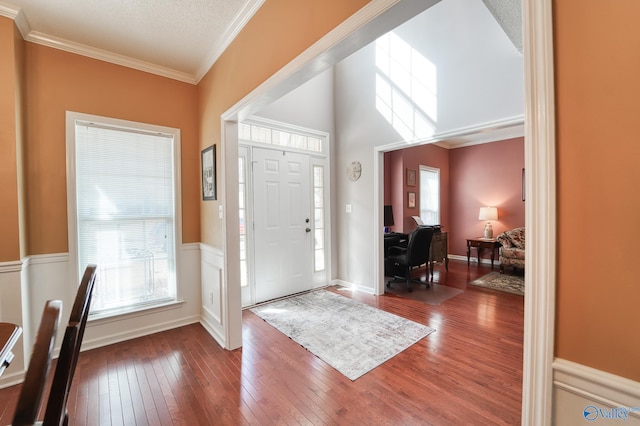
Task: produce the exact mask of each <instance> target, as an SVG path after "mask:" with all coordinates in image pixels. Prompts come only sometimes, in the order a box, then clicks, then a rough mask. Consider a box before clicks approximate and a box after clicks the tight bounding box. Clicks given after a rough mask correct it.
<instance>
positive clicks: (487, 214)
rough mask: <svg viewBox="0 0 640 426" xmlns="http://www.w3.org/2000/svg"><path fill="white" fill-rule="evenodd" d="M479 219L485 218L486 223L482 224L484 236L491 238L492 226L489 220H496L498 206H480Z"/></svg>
mask: <svg viewBox="0 0 640 426" xmlns="http://www.w3.org/2000/svg"><path fill="white" fill-rule="evenodd" d="M478 219H479V220H486V221H487V224H486V225H485V226H484V238H493V228H492V227H491V222H490V221H491V220H498V208H497V207H480V214H479V215H478Z"/></svg>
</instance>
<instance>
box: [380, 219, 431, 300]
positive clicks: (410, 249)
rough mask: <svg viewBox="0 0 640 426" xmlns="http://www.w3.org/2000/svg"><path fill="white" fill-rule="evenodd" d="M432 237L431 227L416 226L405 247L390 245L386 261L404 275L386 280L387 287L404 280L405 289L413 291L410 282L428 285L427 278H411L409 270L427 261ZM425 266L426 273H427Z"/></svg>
mask: <svg viewBox="0 0 640 426" xmlns="http://www.w3.org/2000/svg"><path fill="white" fill-rule="evenodd" d="M432 238H433V228H430V227H418V228H416V229H415V230H414V231H413V232H412V233H411V235H410V236H409V242H408V244H407V247H398V246H394V247H390V248H389V254H388V256H387V259H386V260H387V261H388V262H389V263H393V264H394V265H396V266H397V269H398V270H401V271H403V272H404V276H396V277H394V278H393V279H392V280H390V281H388V282H387V287H391V283H394V282H402V281H404V282H406V284H407V291H413V288H412V287H411V283H412V282H415V283H418V284H425V285H426V286H427V287H429V280H427V281H426V282H423V281H421V280H420V279H412V278H411V270H412V269H413V268H417V267H419V266H421V265H426V264H427V263H428V262H429V249H430V248H431V239H432ZM428 273H429V272H428V268H427V274H428Z"/></svg>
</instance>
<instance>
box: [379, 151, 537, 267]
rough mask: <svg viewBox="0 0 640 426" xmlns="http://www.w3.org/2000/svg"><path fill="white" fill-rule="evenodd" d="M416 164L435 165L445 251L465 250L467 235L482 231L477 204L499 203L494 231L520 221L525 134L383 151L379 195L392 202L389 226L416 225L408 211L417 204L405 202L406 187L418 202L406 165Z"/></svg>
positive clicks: (412, 212) (406, 228)
mask: <svg viewBox="0 0 640 426" xmlns="http://www.w3.org/2000/svg"><path fill="white" fill-rule="evenodd" d="M420 165H424V166H430V167H435V168H438V169H440V203H441V205H440V208H441V215H440V219H441V220H440V222H441V225H443V230H444V231H447V232H448V233H449V235H448V240H449V254H453V255H459V256H466V252H467V247H466V239H467V238H472V237H479V236H482V231H483V229H484V225H485V222H483V221H479V220H478V213H479V210H480V207H483V206H496V207H498V220H497V221H495V222H493V223H492V227H493V231H494V235H498V234H499V233H500V232H502V231H504V230H506V229H512V228H516V227H518V226H524V205H525V203H524V202H523V201H522V168H523V167H524V138H517V139H509V140H505V141H498V142H492V143H488V144H482V145H474V146H469V147H464V148H455V149H450V150H449V149H445V148H441V147H438V146H436V145H422V146H418V147H412V148H407V149H403V150H399V151H393V152H389V153H386V154H385V192H384V194H385V196H384V198H385V204H389V203H391V204H392V205H393V212H394V216H395V222H396V226H395V227H393V228H392V230H394V231H397V232H410V231H411V230H412V229H413V228H415V222H414V221H413V219H411V216H413V215H419V214H420V212H419V208H418V207H416V208H415V209H409V208H408V207H407V192H409V191H413V192H416V195H417V198H416V199H417V202H416V206H419V203H420V197H419V193H420V187H419V184H418V186H415V187H410V186H407V184H406V169H407V168H410V169H413V170H419V169H420Z"/></svg>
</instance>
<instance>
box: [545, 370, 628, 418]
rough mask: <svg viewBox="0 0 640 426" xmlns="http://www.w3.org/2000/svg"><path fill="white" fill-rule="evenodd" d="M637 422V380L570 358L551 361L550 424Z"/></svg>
mask: <svg viewBox="0 0 640 426" xmlns="http://www.w3.org/2000/svg"><path fill="white" fill-rule="evenodd" d="M589 423H590V424H603V423H604V424H625V425H640V382H636V381H633V380H629V379H626V378H624V377H620V376H616V375H614V374H610V373H605V372H604V371H600V370H596V369H595V368H591V367H587V366H584V365H581V364H577V363H574V362H571V361H567V360H563V359H556V360H555V361H554V362H553V424H555V425H578V424H589Z"/></svg>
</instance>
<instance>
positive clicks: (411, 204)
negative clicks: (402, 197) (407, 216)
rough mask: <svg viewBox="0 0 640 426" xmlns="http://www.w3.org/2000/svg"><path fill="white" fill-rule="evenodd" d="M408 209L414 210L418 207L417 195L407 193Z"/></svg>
mask: <svg viewBox="0 0 640 426" xmlns="http://www.w3.org/2000/svg"><path fill="white" fill-rule="evenodd" d="M407 207H409V208H410V209H413V208H415V207H416V193H415V192H407Z"/></svg>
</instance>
